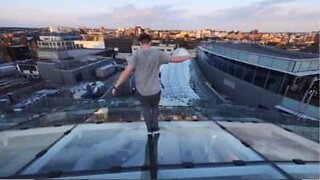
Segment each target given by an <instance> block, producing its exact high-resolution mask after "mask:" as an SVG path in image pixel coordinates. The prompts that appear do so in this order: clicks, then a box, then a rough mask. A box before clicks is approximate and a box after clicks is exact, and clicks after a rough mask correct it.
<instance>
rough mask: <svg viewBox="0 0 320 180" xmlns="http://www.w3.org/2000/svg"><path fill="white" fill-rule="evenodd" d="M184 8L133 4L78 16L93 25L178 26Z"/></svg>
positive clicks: (183, 18)
mask: <svg viewBox="0 0 320 180" xmlns="http://www.w3.org/2000/svg"><path fill="white" fill-rule="evenodd" d="M185 12H186V10H179V9H174V8H173V7H171V6H153V7H147V8H137V7H136V6H135V5H133V4H128V5H125V6H122V7H118V8H115V9H114V10H113V11H112V12H109V13H105V14H100V15H95V16H91V17H79V21H81V22H83V23H85V24H88V23H91V24H94V25H95V26H99V25H100V26H101V25H102V24H103V25H106V26H108V27H132V26H135V25H141V26H144V27H152V28H157V29H172V28H179V26H178V25H179V22H180V21H184V20H185V16H183V13H185Z"/></svg>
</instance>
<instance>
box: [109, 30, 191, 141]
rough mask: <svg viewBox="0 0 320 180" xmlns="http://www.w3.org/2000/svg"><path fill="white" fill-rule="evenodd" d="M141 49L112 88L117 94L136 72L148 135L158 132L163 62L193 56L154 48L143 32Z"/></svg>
mask: <svg viewBox="0 0 320 180" xmlns="http://www.w3.org/2000/svg"><path fill="white" fill-rule="evenodd" d="M139 44H140V47H141V48H140V50H138V51H137V52H135V53H133V55H132V58H131V59H130V60H129V62H128V66H127V67H126V69H125V70H124V71H123V72H122V73H121V75H120V77H119V79H118V81H117V82H116V84H115V86H114V87H113V89H112V94H113V95H115V94H116V93H117V91H118V90H119V87H120V86H121V84H122V83H123V82H125V81H126V80H127V79H128V78H129V77H130V75H131V73H133V72H134V73H135V83H136V88H137V91H138V96H139V100H140V101H141V104H142V110H143V117H144V120H145V122H146V126H147V129H148V135H152V134H158V133H159V126H158V115H159V101H160V94H161V88H160V79H159V72H160V66H161V65H162V64H168V63H169V62H171V63H180V62H183V61H185V60H188V59H191V58H192V57H191V56H182V57H170V56H169V55H168V54H166V53H164V52H162V51H160V50H157V49H153V48H151V47H150V45H151V37H150V36H149V35H148V34H141V35H140V37H139Z"/></svg>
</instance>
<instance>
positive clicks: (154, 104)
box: [151, 92, 161, 131]
mask: <svg viewBox="0 0 320 180" xmlns="http://www.w3.org/2000/svg"><path fill="white" fill-rule="evenodd" d="M160 94H161V92H159V93H158V94H155V95H153V96H152V99H151V111H152V112H151V113H152V114H151V127H152V129H153V131H158V130H159V125H158V118H159V101H160Z"/></svg>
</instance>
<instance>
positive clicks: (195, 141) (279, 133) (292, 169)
mask: <svg viewBox="0 0 320 180" xmlns="http://www.w3.org/2000/svg"><path fill="white" fill-rule="evenodd" d="M34 139H37V141H34ZM319 151H320V150H319V144H318V143H316V142H313V141H311V140H308V139H306V138H303V137H301V136H299V135H296V134H294V133H292V132H289V131H286V130H285V129H283V128H280V127H278V126H276V125H273V124H269V123H251V122H246V123H244V122H225V121H221V122H213V121H170V122H163V121H162V122H160V135H159V136H154V137H153V138H150V137H148V136H147V130H146V126H145V123H144V122H142V121H140V122H123V123H119V122H115V123H110V122H109V123H102V124H94V123H87V124H78V125H67V126H60V127H46V128H32V129H26V130H25V129H24V130H8V131H2V132H0V177H14V178H47V177H60V178H84V179H87V178H100V179H108V178H112V179H118V178H121V179H125V178H128V177H130V178H133V179H149V178H150V176H153V177H154V176H157V177H158V178H159V179H186V178H187V179H189V178H220V179H230V178H231V179H232V178H235V177H242V178H243V179H290V178H292V177H294V178H298V179H300V178H319V177H320V176H319V171H318V169H319V155H320V152H319ZM242 178H240V179H242Z"/></svg>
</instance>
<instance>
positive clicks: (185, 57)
mask: <svg viewBox="0 0 320 180" xmlns="http://www.w3.org/2000/svg"><path fill="white" fill-rule="evenodd" d="M188 59H192V56H181V57H171V58H170V60H169V62H171V63H181V62H183V61H186V60H188Z"/></svg>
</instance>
